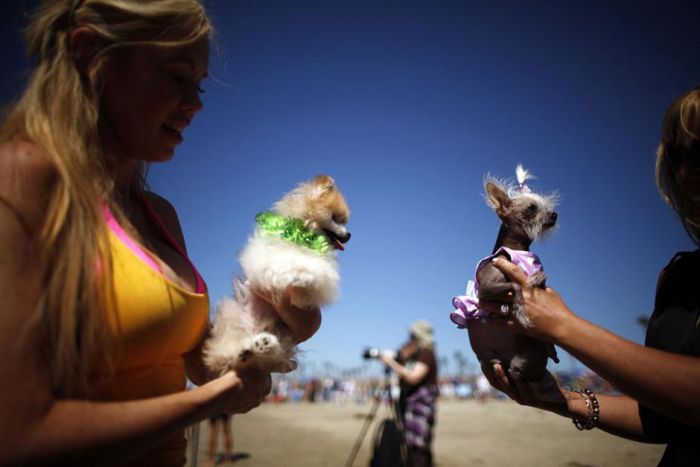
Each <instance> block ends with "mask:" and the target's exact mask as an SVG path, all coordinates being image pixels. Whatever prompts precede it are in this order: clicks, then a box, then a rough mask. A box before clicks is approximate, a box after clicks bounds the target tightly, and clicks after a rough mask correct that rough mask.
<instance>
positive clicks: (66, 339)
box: [0, 0, 212, 397]
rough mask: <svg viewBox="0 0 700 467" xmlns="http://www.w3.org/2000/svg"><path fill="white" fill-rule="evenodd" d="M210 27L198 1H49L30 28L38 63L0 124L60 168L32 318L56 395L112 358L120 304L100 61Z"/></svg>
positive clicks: (85, 388)
mask: <svg viewBox="0 0 700 467" xmlns="http://www.w3.org/2000/svg"><path fill="white" fill-rule="evenodd" d="M82 26H86V27H89V28H90V29H92V30H93V31H95V33H96V34H97V36H98V37H99V38H100V39H101V40H102V41H103V42H104V43H105V44H106V46H105V47H104V48H103V49H102V50H101V51H100V52H99V53H98V54H97V55H96V57H95V58H94V66H92V67H91V68H90V72H89V75H88V76H87V77H86V76H81V75H80V73H79V71H78V69H77V68H76V64H75V62H74V57H73V55H72V52H71V48H70V35H71V32H72V31H73V29H74V28H76V27H82ZM211 33H212V29H211V24H210V22H209V19H208V17H207V15H206V12H205V10H204V8H203V7H202V5H201V4H200V2H199V1H198V0H156V1H147V0H82V1H81V0H44V1H43V2H42V4H41V5H40V6H39V7H38V8H37V10H36V12H35V13H34V15H33V16H32V18H31V21H30V23H29V25H28V27H27V29H26V31H25V34H26V40H27V52H28V54H29V56H30V57H32V58H33V59H34V60H35V67H34V69H33V71H32V74H31V76H30V79H29V83H28V85H27V87H26V89H25V91H24V93H23V94H22V96H21V97H20V99H19V100H18V101H17V102H16V103H15V104H14V105H13V106H12V107H11V108H10V110H9V112H8V113H7V115H6V117H5V118H4V120H3V122H2V125H1V126H0V140H1V141H18V140H26V141H30V142H32V143H34V144H36V145H37V146H39V147H40V148H42V149H43V151H44V153H45V154H46V155H47V156H48V158H49V159H50V161H51V163H52V164H53V166H54V167H55V171H56V174H57V181H56V183H55V184H54V185H53V187H52V192H51V194H50V198H49V200H50V201H49V203H48V206H47V207H46V212H45V216H44V221H43V225H42V226H41V229H40V230H39V231H38V232H34V233H33V234H34V240H35V242H36V247H37V251H38V254H39V255H40V258H41V264H42V275H41V280H42V292H41V296H40V297H39V301H38V304H37V308H36V313H35V315H34V319H35V320H36V322H37V323H38V324H39V325H40V326H41V328H40V329H41V332H42V339H43V342H42V357H43V358H44V361H45V362H46V364H47V368H48V371H49V378H50V383H51V386H52V390H53V392H54V394H55V395H57V396H60V397H68V396H80V395H86V394H88V392H89V387H90V384H89V381H90V373H91V367H92V366H93V365H94V364H95V362H96V361H98V360H99V359H102V358H105V357H106V355H107V353H106V346H107V343H108V332H107V329H108V326H107V323H108V320H109V319H110V317H109V316H108V315H107V313H106V312H105V310H108V309H113V307H112V306H110V304H113V303H114V302H113V291H112V289H111V284H112V280H111V255H110V249H109V244H108V233H107V228H106V225H105V222H104V219H103V214H102V203H104V202H107V203H109V204H110V207H112V208H113V210H114V211H115V212H116V213H117V214H118V215H119V217H123V216H122V215H121V211H120V210H119V207H118V205H116V203H114V202H113V186H112V177H111V175H110V173H109V169H110V168H111V167H110V165H111V164H107V163H106V155H105V154H104V153H103V151H102V148H101V146H100V141H99V135H98V131H97V124H98V118H99V107H98V103H99V93H100V81H101V73H102V70H103V66H101V65H102V64H103V63H104V60H105V59H107V58H108V57H109V52H110V51H111V50H113V49H114V48H117V47H124V46H134V45H154V46H163V47H170V46H178V45H184V44H188V43H192V42H194V41H196V40H198V39H200V38H202V37H210V35H211ZM141 175H142V172H141V173H140V174H137V176H139V180H137V181H136V182H137V185H138V187H140V188H141V189H142V188H143V182H142V177H141ZM113 204H114V206H112V205H113ZM97 284H104V285H105V286H97Z"/></svg>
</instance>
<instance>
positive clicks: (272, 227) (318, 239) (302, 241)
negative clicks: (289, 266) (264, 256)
mask: <svg viewBox="0 0 700 467" xmlns="http://www.w3.org/2000/svg"><path fill="white" fill-rule="evenodd" d="M255 221H256V222H257V223H258V226H260V228H261V229H262V230H264V231H265V232H267V233H268V234H270V235H275V236H277V237H280V238H283V239H285V240H287V241H290V242H292V243H296V244H297V245H300V246H303V247H306V248H308V249H310V250H313V251H315V252H316V253H320V254H326V253H328V252H330V251H331V246H330V243H329V242H328V239H327V238H326V236H325V235H323V234H320V233H316V232H314V231H313V230H311V229H309V228H308V227H306V226H305V225H304V221H302V220H301V219H296V218H293V217H288V216H282V215H280V214H277V213H275V212H272V211H265V212H260V213H258V214H257V215H256V216H255Z"/></svg>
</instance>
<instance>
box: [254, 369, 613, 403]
mask: <svg viewBox="0 0 700 467" xmlns="http://www.w3.org/2000/svg"><path fill="white" fill-rule="evenodd" d="M554 376H555V377H556V378H557V381H558V382H559V384H560V385H561V386H563V387H589V388H592V389H593V390H595V391H596V392H597V393H602V394H617V393H618V391H617V390H616V389H615V388H614V387H613V386H611V385H610V384H609V383H608V382H606V381H605V380H603V379H602V378H600V377H599V376H598V375H596V374H595V373H593V372H590V371H585V370H580V371H562V372H557V373H554ZM438 385H439V388H440V398H442V399H447V400H469V399H476V400H480V401H487V400H490V399H504V398H506V396H505V395H504V394H503V393H501V392H499V391H496V390H494V389H493V388H492V387H491V385H490V384H489V383H488V381H487V380H486V378H485V377H484V375H483V374H481V373H479V374H473V375H463V376H445V377H441V378H439V379H438ZM391 391H392V392H391V396H392V397H393V398H395V399H396V398H398V391H399V389H398V386H397V384H396V381H392V384H391ZM388 396H389V394H387V393H386V387H385V383H384V381H383V380H382V379H381V378H354V377H330V376H329V377H317V378H313V377H311V378H308V377H307V378H294V377H290V375H283V376H279V377H278V378H276V379H275V380H274V381H273V383H272V391H271V392H270V394H269V395H268V396H267V399H266V402H272V403H298V402H319V403H335V404H346V403H356V404H364V403H367V402H370V401H371V400H372V399H373V398H374V397H381V398H383V399H388Z"/></svg>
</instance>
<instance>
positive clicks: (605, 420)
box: [487, 88, 700, 466]
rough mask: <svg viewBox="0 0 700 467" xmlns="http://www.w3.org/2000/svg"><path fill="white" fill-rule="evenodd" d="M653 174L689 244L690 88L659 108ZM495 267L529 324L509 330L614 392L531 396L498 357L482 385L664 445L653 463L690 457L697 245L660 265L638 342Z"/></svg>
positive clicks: (697, 368)
mask: <svg viewBox="0 0 700 467" xmlns="http://www.w3.org/2000/svg"><path fill="white" fill-rule="evenodd" d="M656 179H657V185H658V187H659V191H660V193H661V196H662V197H663V198H664V199H665V200H666V201H667V202H668V203H669V204H670V205H671V207H672V208H673V209H674V210H675V211H676V212H677V213H678V215H679V217H680V220H681V224H682V225H683V226H684V228H685V229H686V231H687V232H688V234H689V235H690V237H691V239H692V240H693V242H694V243H695V244H696V245H697V244H698V241H699V240H700V88H695V89H693V90H691V91H690V92H688V93H686V94H684V95H683V96H681V97H680V98H679V99H677V100H676V101H675V102H674V103H673V104H672V105H671V107H670V108H669V109H668V111H667V112H666V117H665V119H664V123H663V130H662V135H661V143H660V144H659V148H658V151H657V157H656ZM496 265H497V267H498V268H499V269H501V270H502V271H503V272H505V273H506V274H507V275H508V276H510V277H511V279H512V280H514V281H515V282H517V283H519V284H520V285H521V286H522V287H523V291H524V296H525V309H526V312H527V314H528V317H529V318H530V321H531V323H532V327H530V328H528V329H524V328H519V325H518V323H517V321H515V322H511V323H509V325H510V326H513V327H514V328H515V329H517V330H518V331H520V332H524V333H527V334H530V335H532V336H535V337H538V338H540V339H543V340H545V341H547V342H551V343H553V344H556V345H559V346H561V347H562V348H564V349H565V350H566V351H568V352H569V353H571V354H572V355H574V356H575V357H577V358H578V359H579V360H580V361H581V362H583V363H584V364H585V365H587V366H588V367H589V368H591V369H592V370H594V371H595V372H596V373H598V374H599V375H600V376H602V377H603V378H605V379H606V380H607V381H609V382H610V383H612V384H613V385H614V386H615V387H616V388H618V389H619V390H620V391H622V392H623V393H624V394H623V395H620V396H603V395H597V394H594V393H592V392H591V391H589V390H582V391H568V390H563V389H562V390H561V394H562V395H563V396H564V398H563V399H564V400H565V402H564V403H561V404H552V403H548V402H546V401H542V400H538V399H536V398H535V396H534V394H533V393H532V392H531V391H530V390H529V389H528V388H527V386H525V385H524V384H522V383H520V382H519V381H517V380H514V379H513V378H511V377H510V375H508V374H506V372H505V371H504V369H503V368H502V367H501V366H500V365H495V366H494V368H493V369H492V371H488V372H487V377H488V378H489V380H490V381H491V384H493V385H494V386H495V387H496V388H497V389H500V390H501V391H503V392H505V393H506V394H508V395H509V396H510V397H511V398H513V399H514V400H516V401H518V402H520V403H521V404H526V405H531V406H535V407H540V408H544V409H547V410H550V411H552V412H555V413H558V414H560V415H563V416H566V417H571V418H573V421H574V424H575V425H576V427H577V428H579V429H581V430H588V429H592V428H596V427H597V428H600V429H602V430H605V431H607V432H609V433H612V434H615V435H618V436H622V437H625V438H629V439H634V440H638V441H644V442H651V443H664V444H666V445H667V447H666V451H665V452H664V455H663V457H662V459H661V461H660V463H659V465H661V466H697V465H700V444H698V439H699V438H700V293H699V292H698V290H699V288H698V285H700V284H699V282H698V281H699V280H700V250H698V249H696V250H694V251H691V252H682V253H678V254H676V255H675V256H674V257H673V258H672V259H671V262H670V263H669V264H668V265H667V266H666V267H665V268H664V269H663V270H662V271H661V274H660V276H659V282H658V285H657V289H656V300H655V307H654V313H653V314H652V316H651V320H650V321H649V325H648V329H647V336H646V345H645V346H641V345H638V344H636V343H634V342H630V341H628V340H626V339H623V338H622V337H619V336H616V335H615V334H612V333H611V332H608V331H607V330H605V329H602V328H600V327H598V326H596V325H594V324H592V323H589V322H588V321H586V320H584V319H582V318H580V317H579V316H577V315H575V314H574V313H573V312H572V311H571V310H570V309H569V308H568V307H567V306H566V304H565V303H564V302H563V300H562V299H561V297H560V296H559V295H558V294H557V293H556V292H555V291H554V290H552V289H550V288H547V289H537V288H535V289H533V288H529V287H527V285H526V278H525V277H524V274H523V273H522V272H521V271H520V269H518V268H517V267H515V266H514V265H512V264H511V263H509V262H507V261H500V260H499V261H498V262H497V263H496ZM621 299H622V300H624V297H621ZM495 309H498V304H496V305H495ZM494 311H495V310H494ZM560 399H561V398H560Z"/></svg>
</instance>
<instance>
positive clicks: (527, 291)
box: [481, 258, 575, 344]
mask: <svg viewBox="0 0 700 467" xmlns="http://www.w3.org/2000/svg"><path fill="white" fill-rule="evenodd" d="M492 264H493V265H494V266H495V267H496V268H498V269H499V270H500V271H501V272H503V273H504V274H505V275H506V276H507V277H508V278H509V279H510V280H511V281H513V282H514V283H516V284H518V285H519V286H520V287H521V289H522V292H523V294H522V295H523V306H524V313H525V315H526V316H527V318H528V320H529V323H530V325H529V326H527V327H525V326H523V325H522V324H520V323H519V322H518V320H516V319H513V318H512V317H509V318H508V319H507V320H487V324H489V325H495V326H504V325H505V326H512V327H513V328H514V329H515V330H517V331H518V332H522V333H523V334H527V335H530V336H532V337H535V338H538V339H541V340H543V341H546V342H550V343H552V344H557V343H558V342H559V341H560V340H561V338H562V336H563V335H564V333H565V332H566V325H567V324H569V323H570V321H571V318H572V317H574V316H575V314H574V313H573V312H572V311H571V310H570V309H569V307H568V306H567V305H566V303H564V300H562V298H561V296H560V295H559V294H558V293H557V292H556V291H555V290H554V289H552V288H550V287H546V288H541V287H533V286H530V285H528V277H527V275H526V274H525V272H524V271H523V270H522V269H520V268H519V267H518V266H516V265H515V264H513V263H511V262H510V261H508V260H507V259H504V258H494V259H493V260H492ZM501 300H502V301H484V302H482V304H481V306H483V308H485V309H487V310H488V311H489V312H490V313H494V314H496V315H498V314H500V310H501V305H502V304H503V302H512V300H513V296H512V295H509V296H506V297H502V299H501Z"/></svg>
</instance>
